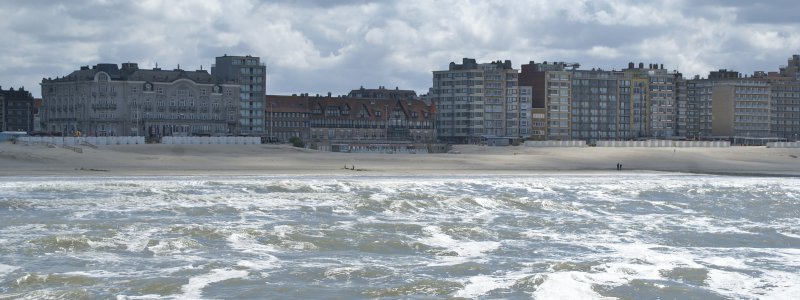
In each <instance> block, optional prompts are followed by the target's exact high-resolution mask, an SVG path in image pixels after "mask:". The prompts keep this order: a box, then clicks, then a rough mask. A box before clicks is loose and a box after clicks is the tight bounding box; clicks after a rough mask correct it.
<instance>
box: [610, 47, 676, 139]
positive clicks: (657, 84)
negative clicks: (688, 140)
mask: <svg viewBox="0 0 800 300" xmlns="http://www.w3.org/2000/svg"><path fill="white" fill-rule="evenodd" d="M624 71H625V72H626V73H629V74H630V75H632V76H633V77H634V78H637V79H646V80H636V81H634V82H635V83H636V84H635V87H634V91H633V92H634V94H633V105H634V107H633V109H634V112H633V115H634V116H644V118H645V122H644V126H643V127H644V128H643V130H641V129H640V128H636V130H637V131H643V134H642V135H641V136H648V137H654V138H670V137H673V136H675V127H676V125H675V122H676V121H675V119H676V109H675V108H676V106H677V103H676V94H675V87H676V77H680V75H679V74H678V73H677V72H669V71H667V70H666V69H664V65H663V64H662V65H658V64H649V65H648V67H647V68H644V64H643V63H639V68H633V63H629V64H628V69H625V70H624ZM640 88H641V90H639V89H640ZM639 92H642V94H641V95H642V97H641V99H640V97H639V95H640V94H639ZM640 100H644V101H643V103H641V102H640ZM641 108H643V110H644V111H640V109H641ZM638 124H639V123H638V122H637V121H636V120H634V126H635V127H640V126H639V125H638Z"/></svg>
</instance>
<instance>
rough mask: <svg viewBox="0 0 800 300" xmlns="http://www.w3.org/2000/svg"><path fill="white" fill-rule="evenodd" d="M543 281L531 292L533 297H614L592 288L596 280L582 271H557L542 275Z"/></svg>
mask: <svg viewBox="0 0 800 300" xmlns="http://www.w3.org/2000/svg"><path fill="white" fill-rule="evenodd" d="M543 278H544V282H542V284H541V285H539V286H538V287H537V288H536V291H535V292H534V293H533V297H534V298H535V299H614V298H608V297H603V296H602V295H600V294H598V293H597V292H595V291H594V290H593V289H592V285H593V284H594V282H596V281H597V280H596V279H594V278H591V277H590V276H589V274H586V273H582V272H558V273H551V274H547V275H544V276H543Z"/></svg>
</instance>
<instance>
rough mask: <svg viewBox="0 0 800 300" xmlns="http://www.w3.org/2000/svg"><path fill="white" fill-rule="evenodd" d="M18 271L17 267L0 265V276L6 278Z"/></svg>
mask: <svg viewBox="0 0 800 300" xmlns="http://www.w3.org/2000/svg"><path fill="white" fill-rule="evenodd" d="M18 269H19V267H15V266H9V265H5V264H0V276H6V275H8V274H11V272H14V271H16V270H18Z"/></svg>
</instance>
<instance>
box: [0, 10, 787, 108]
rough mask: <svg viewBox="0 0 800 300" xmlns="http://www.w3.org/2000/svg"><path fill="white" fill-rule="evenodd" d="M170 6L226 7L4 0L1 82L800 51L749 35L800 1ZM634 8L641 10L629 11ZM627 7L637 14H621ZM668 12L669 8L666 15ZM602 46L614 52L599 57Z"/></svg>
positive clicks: (732, 59)
mask: <svg viewBox="0 0 800 300" xmlns="http://www.w3.org/2000/svg"><path fill="white" fill-rule="evenodd" d="M166 3H168V4H169V5H168V6H173V5H175V6H177V5H188V6H190V7H191V6H198V5H201V4H203V5H205V4H210V5H214V4H218V5H219V6H220V7H221V11H215V8H214V7H213V6H212V8H210V9H200V10H198V11H196V12H194V11H191V10H189V12H192V13H194V14H196V15H191V14H190V15H188V16H187V15H184V16H180V15H179V16H174V15H173V14H174V13H175V12H169V11H161V10H152V9H147V8H143V7H141V5H142V3H141V2H139V3H137V2H130V1H110V2H108V1H106V2H102V3H101V2H97V3H95V2H81V3H77V2H64V3H59V2H52V1H40V0H33V1H25V2H20V3H9V2H0V10H1V11H13V12H15V13H14V14H9V15H8V17H7V18H4V19H3V20H0V25H2V26H0V34H3V35H4V36H7V37H11V38H12V41H13V42H12V43H16V44H19V45H16V44H15V46H16V47H5V48H3V49H2V50H0V78H4V80H5V81H6V82H0V85H3V86H10V85H12V84H13V85H23V84H24V85H25V86H28V87H38V82H37V81H30V80H31V78H41V77H55V76H63V75H66V74H68V73H69V72H70V71H72V70H73V69H76V68H78V67H79V66H80V65H82V64H96V63H99V62H110V63H121V62H127V61H131V62H139V63H140V64H141V65H142V66H143V67H152V66H153V65H154V64H155V62H158V63H159V65H160V66H164V67H167V68H172V67H175V66H176V65H177V64H181V66H182V67H183V68H185V69H193V68H199V67H200V65H203V66H204V68H209V65H210V64H211V63H213V60H214V57H215V56H219V55H223V54H231V55H234V54H237V55H238V54H251V55H255V56H260V57H262V59H263V60H264V61H265V62H266V63H267V68H268V73H269V74H268V92H269V93H273V92H274V93H284V94H287V93H288V94H291V93H301V92H310V93H321V94H322V93H327V92H328V91H330V92H332V93H334V94H341V93H346V92H347V91H349V90H350V89H353V88H357V87H358V86H361V85H363V86H365V87H375V86H379V85H383V86H388V87H393V86H399V87H400V88H411V89H415V90H417V91H418V92H420V93H424V92H426V91H427V89H428V87H429V86H430V83H431V79H430V72H431V71H432V70H434V69H443V68H446V67H447V64H448V63H449V62H450V61H459V60H460V59H461V58H462V57H474V58H478V59H479V60H492V59H511V60H512V61H513V63H514V65H515V66H519V64H521V63H524V62H527V61H529V60H536V61H542V60H548V61H576V62H580V63H581V64H582V65H583V66H584V67H588V68H592V67H601V68H604V69H611V68H617V69H619V68H623V67H625V66H626V65H627V62H628V61H634V62H638V61H643V62H645V63H650V62H658V63H664V64H665V65H666V66H670V67H674V66H675V65H678V64H681V69H682V70H687V72H697V73H700V74H701V75H703V76H705V75H706V74H707V72H708V71H709V70H707V68H708V67H709V66H712V67H713V68H735V69H737V70H739V71H741V72H751V71H752V70H773V69H776V68H777V66H778V65H780V64H784V63H785V59H786V57H788V56H790V55H791V54H792V53H791V51H792V50H794V51H797V50H798V49H786V51H787V52H782V53H771V52H767V51H774V50H765V49H769V48H768V47H767V48H765V49H762V48H759V47H758V46H757V45H754V44H755V43H754V42H751V40H750V38H751V37H749V36H748V35H746V34H742V33H741V32H742V31H743V29H749V30H752V26H754V25H753V24H756V25H758V26H761V27H758V28H759V30H766V31H775V32H777V33H778V35H777V38H779V39H783V40H790V39H792V37H793V36H792V35H791V34H794V33H796V32H800V31H799V30H798V29H799V28H800V25H798V21H796V20H794V19H793V18H792V16H791V14H792V13H794V12H796V11H798V8H800V3H795V1H789V0H778V1H770V2H767V3H763V2H762V3H751V2H750V1H739V0H734V1H722V0H700V1H683V2H668V3H666V2H665V3H666V4H665V3H653V2H649V1H638V2H637V1H625V0H605V1H590V2H583V3H578V2H576V3H573V2H556V1H544V0H541V1H527V2H525V1H523V2H499V3H498V2H491V1H479V0H476V1H470V2H456V1H416V2H414V1H403V2H394V1H367V0H349V1H324V0H300V1H289V0H278V1H257V0H251V1H248V0H244V1H238V2H228V1H220V2H218V3H214V2H203V3H198V2H194V1H189V2H185V3H183V2H180V1H170V2H166ZM59 6H63V8H61V7H59ZM631 8H634V9H641V10H639V11H626V10H624V9H631ZM620 9H622V10H620ZM181 11H184V10H181ZM601 12H602V13H601ZM628 13H636V14H637V15H635V16H636V17H635V19H630V18H629V19H626V18H624V17H625V16H627V14H628ZM661 13H663V15H661ZM654 14H657V15H654ZM600 15H603V16H605V19H603V20H600V17H598V16H600ZM609 16H610V17H609ZM664 16H668V17H669V19H668V20H667V21H666V22H661V21H660V20H663V18H664ZM651 19H652V20H653V21H652V22H650V20H651ZM43 20H46V22H45V21H43ZM662 44H663V47H662ZM784 44H790V43H787V42H784ZM595 46H598V47H604V48H603V49H608V51H609V52H610V53H611V55H610V56H609V55H592V48H593V47H595ZM687 64H689V65H688V66H687ZM686 75H687V76H691V75H692V74H689V73H687V74H686ZM23 81H24V82H23ZM15 82H20V83H22V84H18V83H15ZM33 90H34V94H37V95H38V94H39V92H38V91H36V89H35V88H34V89H33Z"/></svg>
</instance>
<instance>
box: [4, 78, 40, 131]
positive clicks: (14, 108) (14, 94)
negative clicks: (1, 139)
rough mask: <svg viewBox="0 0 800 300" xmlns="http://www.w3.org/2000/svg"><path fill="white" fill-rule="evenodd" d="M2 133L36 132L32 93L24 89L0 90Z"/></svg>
mask: <svg viewBox="0 0 800 300" xmlns="http://www.w3.org/2000/svg"><path fill="white" fill-rule="evenodd" d="M0 98H2V101H1V102H2V104H0V112H2V117H0V124H2V127H0V131H25V132H31V131H33V130H34V126H33V115H34V102H33V95H31V92H29V91H26V90H25V89H24V88H19V89H17V90H15V89H14V88H9V89H8V90H3V89H0Z"/></svg>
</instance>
